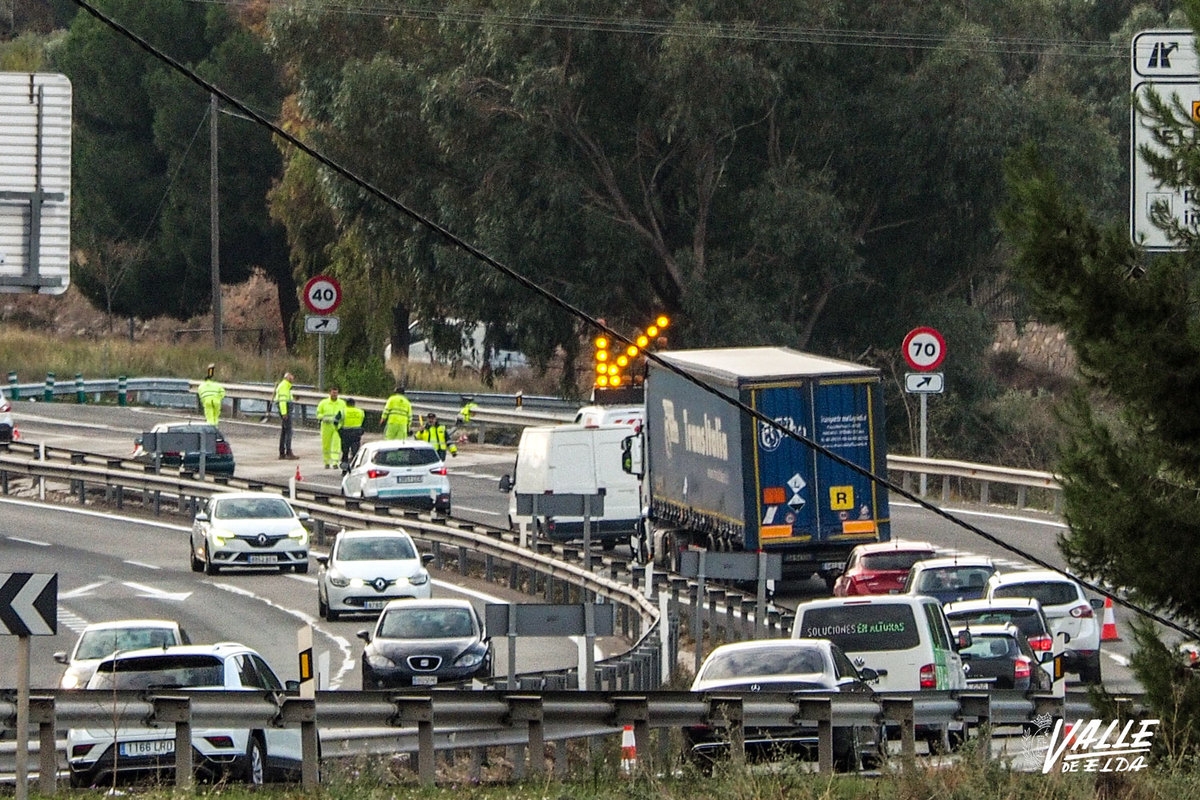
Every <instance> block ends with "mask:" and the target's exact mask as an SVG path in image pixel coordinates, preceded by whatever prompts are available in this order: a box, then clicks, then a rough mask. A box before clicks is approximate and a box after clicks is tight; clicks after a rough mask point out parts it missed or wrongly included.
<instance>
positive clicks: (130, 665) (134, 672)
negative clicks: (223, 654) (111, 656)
mask: <svg viewBox="0 0 1200 800" xmlns="http://www.w3.org/2000/svg"><path fill="white" fill-rule="evenodd" d="M224 685H225V663H224V662H223V661H222V660H221V659H220V658H217V657H216V656H210V655H204V654H197V655H154V656H141V657H138V658H120V659H115V660H113V661H104V662H102V663H101V664H100V668H99V669H98V670H97V671H96V674H95V675H93V676H92V679H91V680H90V681H89V682H88V688H89V689H161V688H202V687H214V686H215V687H218V688H220V687H223V686H224Z"/></svg>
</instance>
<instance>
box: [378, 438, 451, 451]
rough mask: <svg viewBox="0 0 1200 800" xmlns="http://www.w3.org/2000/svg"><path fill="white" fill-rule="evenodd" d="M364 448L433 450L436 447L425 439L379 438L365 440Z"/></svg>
mask: <svg viewBox="0 0 1200 800" xmlns="http://www.w3.org/2000/svg"><path fill="white" fill-rule="evenodd" d="M362 449H363V450H433V449H434V447H433V445H432V444H430V443H429V442H427V441H425V440H424V439H379V440H376V441H374V442H364V443H363V446H362Z"/></svg>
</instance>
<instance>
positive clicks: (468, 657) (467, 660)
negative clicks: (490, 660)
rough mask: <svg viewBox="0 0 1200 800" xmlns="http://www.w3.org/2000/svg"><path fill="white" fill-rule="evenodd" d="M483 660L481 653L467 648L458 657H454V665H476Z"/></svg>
mask: <svg viewBox="0 0 1200 800" xmlns="http://www.w3.org/2000/svg"><path fill="white" fill-rule="evenodd" d="M482 661H483V653H481V652H479V651H478V650H468V651H467V652H465V653H463V654H462V655H461V656H459V657H458V658H456V659H454V666H456V667H478V666H479V664H480V663H481V662H482Z"/></svg>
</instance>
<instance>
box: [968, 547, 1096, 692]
mask: <svg viewBox="0 0 1200 800" xmlns="http://www.w3.org/2000/svg"><path fill="white" fill-rule="evenodd" d="M987 597H988V599H989V600H991V599H994V598H1007V597H1032V598H1033V599H1035V600H1037V601H1038V602H1039V603H1041V604H1042V613H1044V614H1045V615H1046V620H1047V621H1048V622H1049V623H1050V630H1051V631H1052V632H1053V633H1054V634H1056V635H1057V634H1059V633H1066V634H1067V635H1068V636H1069V637H1070V639H1069V640H1068V641H1067V645H1066V648H1067V649H1066V650H1065V651H1064V653H1063V655H1064V656H1065V661H1066V669H1067V671H1068V672H1074V673H1077V674H1078V675H1079V680H1081V681H1083V682H1084V683H1100V625H1099V623H1098V622H1097V620H1096V613H1095V606H1094V605H1093V604H1092V603H1091V602H1090V601H1089V600H1088V598H1087V596H1086V595H1085V594H1084V593H1083V587H1082V586H1080V585H1079V584H1078V583H1076V582H1075V581H1073V580H1071V579H1070V578H1068V577H1066V576H1065V575H1063V574H1061V573H1058V572H1055V571H1053V570H1048V569H1033V570H1027V571H1024V572H1005V573H998V574H996V575H993V576H992V577H991V578H990V579H989V580H988V593H987Z"/></svg>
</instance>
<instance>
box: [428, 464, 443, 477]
mask: <svg viewBox="0 0 1200 800" xmlns="http://www.w3.org/2000/svg"><path fill="white" fill-rule="evenodd" d="M429 474H430V475H445V474H446V468H445V467H444V466H441V467H434V468H433V469H431V470H429Z"/></svg>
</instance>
